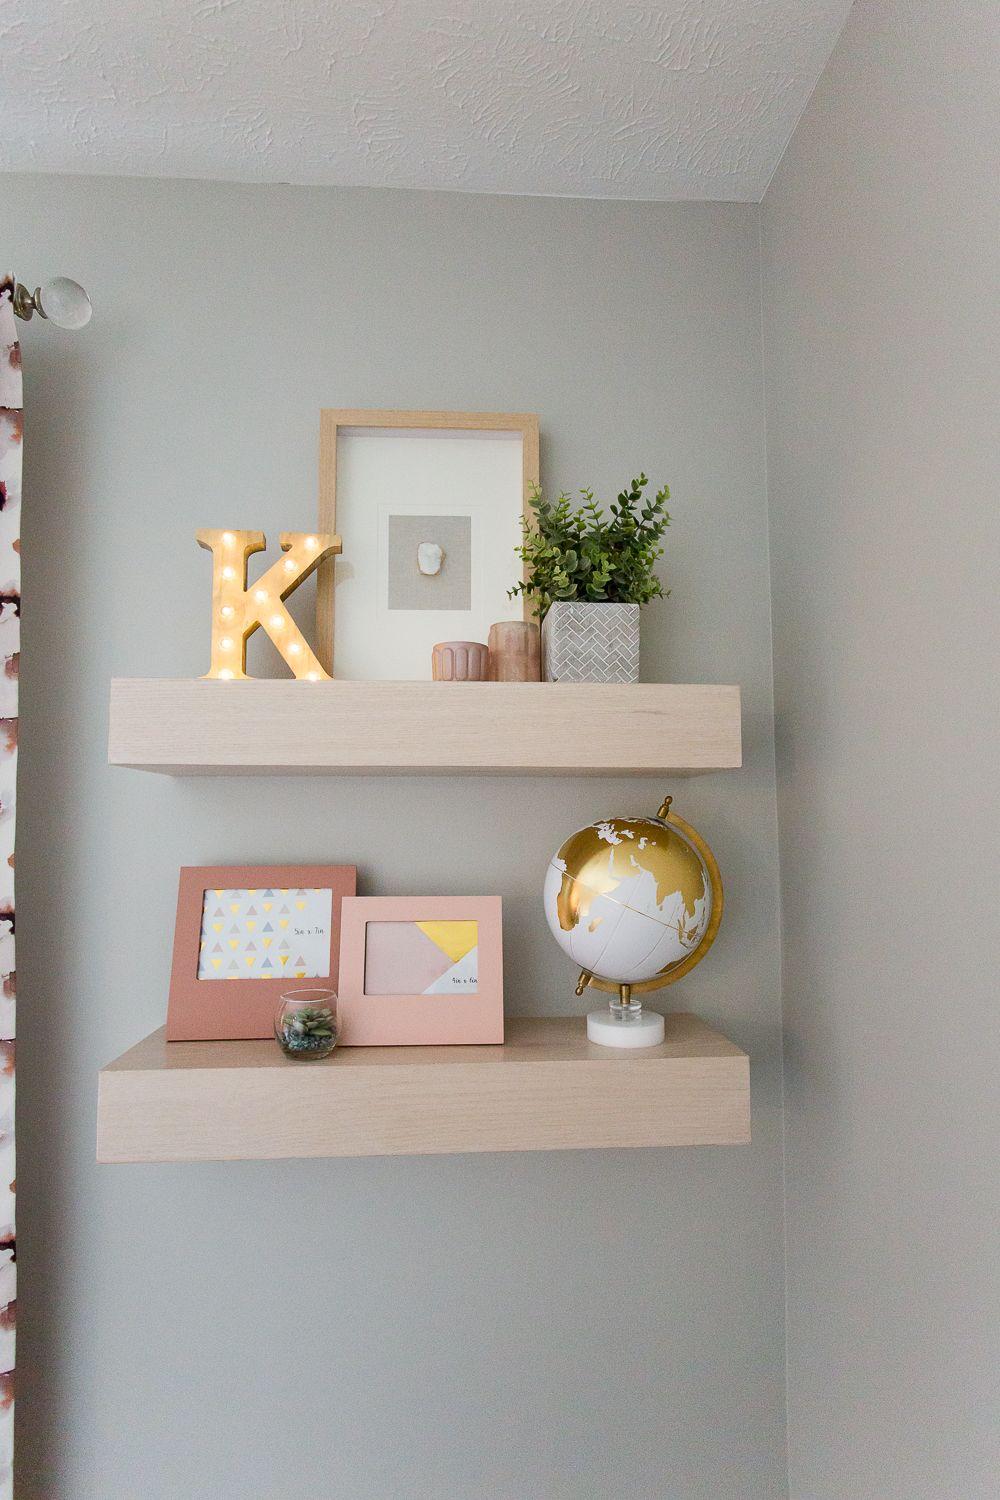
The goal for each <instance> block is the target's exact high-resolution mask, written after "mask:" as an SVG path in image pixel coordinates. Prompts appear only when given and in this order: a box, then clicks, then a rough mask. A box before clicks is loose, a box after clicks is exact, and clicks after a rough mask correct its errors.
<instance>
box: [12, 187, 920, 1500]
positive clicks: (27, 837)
mask: <svg viewBox="0 0 1000 1500" xmlns="http://www.w3.org/2000/svg"><path fill="white" fill-rule="evenodd" d="M0 205H2V218H3V223H4V261H5V263H6V264H9V265H12V266H14V267H15V268H16V269H17V270H18V272H19V273H20V274H21V275H22V277H24V278H31V277H38V278H44V277H45V276H47V275H50V274H55V273H68V274H72V275H75V276H78V277H79V278H80V279H81V280H82V281H83V282H85V283H86V284H87V286H88V287H89V288H90V291H91V293H92V295H93V299H94V303H95V307H96V315H95V319H94V322H93V324H92V326H91V327H90V328H89V329H87V330H86V332H84V333H81V334H78V335H74V336H69V335H60V334H59V333H58V332H56V331H54V330H52V329H50V328H47V327H44V326H41V327H39V325H38V324H37V323H35V324H32V325H31V326H30V327H29V328H27V329H26V330H25V336H24V342H25V365H26V376H27V382H26V399H27V449H26V505H25V516H24V532H23V539H24V592H25V601H26V604H25V630H24V657H23V681H24V685H23V699H22V713H23V720H22V725H23V740H22V744H23V752H22V754H23V759H22V763H21V805H20V826H19V835H20V837H19V846H18V882H19V889H18V916H19V919H20V921H19V931H18V943H19V948H18V959H19V964H18V967H19V990H20V996H21V1012H20V1017H19V1045H20V1059H19V1080H20V1085H21V1089H20V1116H19V1146H20V1161H21V1172H20V1188H21V1195H20V1223H21V1231H22V1244H21V1272H22V1283H21V1293H22V1300H21V1317H20V1330H19V1380H20V1400H19V1429H18V1443H19V1447H18V1467H19V1481H18V1482H19V1490H18V1494H19V1500H32V1497H41V1496H44V1497H45V1500H119V1497H120V1500H131V1497H133V1496H134V1495H136V1494H140V1493H141V1494H143V1495H144V1496H147V1497H148V1500H168V1497H169V1500H176V1497H177V1496H178V1495H190V1496H193V1497H198V1500H202V1497H204V1500H250V1497H252V1500H300V1497H301V1500H305V1497H309V1500H312V1497H314V1496H320V1495H322V1496H324V1497H326V1496H330V1497H331V1500H341V1497H342V1500H369V1497H378V1500H386V1497H397V1496H398V1497H403V1496H405V1497H406V1500H422V1497H433V1500H486V1497H490V1500H493V1497H504V1500H563V1497H573V1500H603V1497H605V1496H607V1495H612V1494H614V1495H616V1496H619V1497H622V1500H625V1497H635V1500H653V1497H657V1500H659V1497H664V1496H670V1497H676V1500H748V1497H753V1500H772V1497H781V1496H783V1495H784V1494H785V1473H784V1471H785V1462H784V1389H783V1324H782V1316H783V1315H782V1206H781V1141H780V1041H779V1037H780V1013H779V1001H778V965H777V954H778V930H777V895H778V892H777V873H776V827H775V807H774V788H773V762H772V730H771V679H770V634H769V615H768V558H767V537H766V512H765V497H764V459H763V436H762V423H761V367H760V352H761V351H760V343H759V311H760V309H759V295H758V293H759V286H758V276H757V265H758V261H757V256H758V240H757V212H756V210H755V209H754V208H752V207H747V206H734V205H708V204H705V205H680V204H673V205H625V204H611V203H600V202H597V203H579V202H572V201H546V200H542V199H513V198H505V199H491V198H474V197H459V196H455V197H443V196H436V195H430V194H405V193H399V194H392V193H381V192H364V191H361V192H340V191H336V190H330V191H327V190H321V189H319V190H298V189H296V190H292V189H285V188H254V187H236V186H220V185H217V184H211V183H200V184H192V183H185V182H176V181H175V182H170V183H161V182H155V181H115V180H110V179H89V180H88V179H80V178H77V179H61V178H55V177H46V178H8V179H6V180H4V181H3V183H2V185H0ZM354 404H357V405H359V406H389V405H399V406H432V407H433V406H439V407H470V408H484V409H500V410H503V409H512V408H513V409H521V410H525V409H526V410H534V411H537V412H539V413H540V415H541V420H542V431H543V459H542V465H543V472H544V476H545V478H546V479H547V481H548V482H549V483H550V484H554V485H559V484H566V485H571V486H577V485H582V484H585V483H592V484H594V485H595V486H597V487H598V489H599V490H600V491H602V492H607V491H609V490H610V489H612V487H613V488H615V489H617V488H618V487H619V485H620V484H621V483H622V482H623V481H624V480H625V479H626V478H627V477H628V476H629V475H631V474H632V473H633V472H635V471H637V470H638V469H639V468H640V467H645V469H646V472H647V473H648V474H649V475H650V476H652V477H653V478H656V479H659V478H660V477H661V476H668V477H669V479H670V481H671V483H672V485H673V486H674V491H675V495H676V504H675V505H674V506H673V510H674V513H675V517H676V523H675V526H674V528H673V531H672V533H671V536H670V552H669V557H668V559H667V568H666V574H667V578H668V581H669V583H670V585H671V586H672V588H673V597H672V598H671V599H670V600H668V601H666V602H665V603H663V604H657V605H654V606H651V607H650V609H649V610H648V612H647V613H646V615H645V624H644V631H645V651H646V656H645V673H646V675H647V676H648V677H650V678H661V677H662V678H673V679H675V680H694V681H709V682H711V681H722V682H739V683H741V684H742V687H743V690H744V695H745V699H744V701H745V706H746V713H745V742H746V767H745V769H744V770H743V771H742V772H741V773H739V774H732V775H725V776H723V775H720V776H714V777H706V778H701V779H695V780H691V781H689V782H684V783H680V782H678V783H675V784H674V785H673V786H672V787H670V788H669V790H672V791H673V792H674V793H675V794H676V796H677V805H678V808H679V810H680V811H681V812H682V813H683V814H684V815H685V816H686V817H688V818H690V819H691V820H692V821H693V822H694V823H695V824H696V825H697V826H699V827H700V828H701V829H702V830H703V832H704V833H705V834H706V836H707V837H708V838H709V840H710V841H711V843H712V844H713V846H714V848H715V850H716V852H717V854H718V856H719V860H720V864H721V866H722V869H723V873H724V876H725V878H726V881H727V896H728V901H727V916H726V921H725V923H724V925H723V928H722V933H721V936H720V938H719V941H718V943H717V944H716V946H715V949H714V951H713V953H712V955H711V957H710V959H709V960H708V961H707V962H706V963H705V964H704V965H702V966H701V968H699V969H698V970H697V972H696V973H694V974H692V975H691V976H690V977H689V978H688V979H687V980H685V981H684V982H683V983H682V985H681V986H680V987H679V989H678V990H677V992H676V993H675V994H673V995H672V996H671V997H670V999H671V1001H672V1002H673V1003H674V1004H676V1005H677V1006H679V1007H685V1008H690V1009H694V1010H697V1011H698V1012H700V1013H701V1014H702V1015H704V1016H705V1017H706V1018H707V1019H708V1020H710V1021H712V1022H714V1023H717V1024H719V1025H721V1026H722V1027H724V1028H725V1029H726V1030H727V1031H728V1032H729V1033H730V1034H731V1035H732V1036H733V1037H735V1038H736V1040H738V1041H739V1042H740V1043H741V1044H743V1045H744V1046H746V1047H747V1048H748V1049H749V1050H750V1052H751V1054H752V1058H753V1080H754V1143H753V1145H752V1146H751V1147H750V1148H748V1149H745V1150H744V1149H734V1150H715V1149H708V1148H706V1149H698V1150H692V1151H652V1152H630V1153H627V1152H623V1153H617V1152H594V1153H590V1152H588V1153H582V1154H545V1155H535V1156H532V1155H529V1156H524V1157H514V1156H496V1157H482V1158H474V1157H466V1158H463V1157H456V1158H439V1159H433V1158H424V1159H414V1160H371V1161H353V1162H352V1161H344V1162H337V1161H330V1162H292V1163H287V1164H260V1165H257V1164H253V1163H240V1164H235V1165H218V1166H215V1165H206V1166H180V1167H178V1166H158V1167H131V1168H129V1167H107V1166H105V1167H101V1168H98V1167H97V1166H96V1165H95V1163H94V1113H95V1085H96V1072H97V1069H98V1067H99V1066H100V1064H101V1063H103V1062H105V1061H106V1060H107V1059H108V1058H110V1057H112V1056H114V1055H115V1054H116V1053H118V1052H120V1051H121V1050H122V1049H124V1048H125V1047H126V1046H128V1045H129V1044H130V1043H132V1042H133V1041H135V1040H136V1039H137V1038H139V1037H140V1036H142V1035H143V1034H144V1033H145V1032H147V1031H149V1030H151V1029H152V1028H153V1027H155V1026H157V1025H158V1024H160V1022H161V1021H162V1019H163V1014H164V1005H165V998H166V985H167V971H168V962H169V953H170V942H171V934H172V926H173V909H174V900H175V890H176V877H177V869H178V866H179V865H181V864H182V863H189V862H202V861H205V862H207V861H216V860H218V861H225V860H234V861H237V860H244V859H260V860H268V859H273V860H279V859H303V860H313V859H317V860H318V859H343V860H354V861H356V862H357V864H358V865H359V868H360V873H361V881H362V888H363V889H364V890H367V891H369V892H375V893H378V892H387V891H398V892H421V891H427V890H440V891H466V892H475V891H499V892H500V893H501V894H502V895H503V897H504V901H505V910H506V940H507V958H508V962H507V985H508V992H509V996H510V1004H511V1008H512V1009H517V1010H521V1011H525V1012H532V1013H539V1014H542V1013H549V1014H552V1013H557V1012H570V1011H575V1010H576V1009H577V1008H578V1005H577V1002H576V1001H575V999H574V997H573V994H572V980H573V974H572V972H571V971H570V970H569V969H568V967H567V965H566V964H565V963H564V962H563V960H562V958H561V956H560V954H559V952H558V950H557V949H556V948H555V945H554V944H553V943H552V941H551V939H550V937H549V936H548V934H547V932H546V930H545V928H544V924H543V921H542V918H541V913H540V909H539V888H540V882H541V877H542V871H543V867H544V864H545V862H546V860H547V858H548V856H549V854H550V853H551V851H552V850H553V849H554V848H555V847H556V846H557V845H558V843H559V841H560V840H561V838H562V837H563V836H565V834H567V833H568V832H569V831H571V830H572V829H573V828H575V827H577V826H578V825H579V824H580V823H582V822H584V821H588V820H589V819H591V818H592V817H593V816H594V815H595V814H597V813H601V812H606V811H609V810H620V811H623V812H627V811H630V810H631V809H633V808H636V807H639V808H642V807H650V808H655V806H656V804H657V800H658V798H659V796H660V795H661V793H662V791H664V790H667V789H668V788H664V787H661V786H660V785H658V784H655V783H652V782H645V781H630V780H628V779H621V780H601V781H570V780H565V781H563V780H557V781H550V780H545V781H533V780H525V781H520V780H513V781H512V780H495V781H494V780H491V779H482V780H478V779H471V780H460V781H457V782H455V783H451V782H449V781H448V780H447V779H446V778H439V779H430V780H404V779H400V780H391V779H390V780H335V779H331V780H309V779H304V780H288V781H282V780H263V781H241V780H239V779H233V780H227V779H222V780H217V781H203V782H198V781H184V780H180V781H170V780H167V779H164V778H159V777H147V776H142V775H140V774H137V773H132V772H128V771H112V770H110V769H109V768H108V767H107V765H106V764H105V734H106V719H107V689H108V680H109V678H110V677H111V676H112V674H121V675H138V674H149V675H153V676H158V675H162V676H171V675H174V676H177V675H185V674H191V675H195V674H197V673H200V672H201V671H203V670H204V669H205V666H206V662H207V644H208V616H207V610H208V602H209V564H208V558H207V554H205V553H203V552H201V551H200V550H199V549H198V547H197V546H196V544H195V541H194V530H195V527H196V526H199V525H205V524H211V523H213V522H221V523H223V524H224V523H227V522H229V523H232V524H237V523H239V524H244V523H245V524H247V525H252V526H256V525H259V526H261V527H263V528H264V529H266V530H268V531H269V532H271V533H274V532H277V530H278V529H279V528H280V527H290V528H306V527H309V526H311V525H313V524H314V521H313V518H314V515H315V501H316V458H315V451H316V437H317V413H318V411H319V408H320V407H321V406H323V405H330V406H340V405H354ZM146 557H149V558H151V559H152V562H151V563H146V562H145V561H144V559H145V558H146ZM935 793H936V795H938V796H939V795H940V794H941V793H940V788H939V787H938V788H935Z"/></svg>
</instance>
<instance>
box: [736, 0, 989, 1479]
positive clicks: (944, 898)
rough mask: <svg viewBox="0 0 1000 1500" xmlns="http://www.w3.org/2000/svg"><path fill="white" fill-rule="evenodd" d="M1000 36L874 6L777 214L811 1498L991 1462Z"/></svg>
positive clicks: (780, 507) (781, 582) (792, 1353)
mask: <svg viewBox="0 0 1000 1500" xmlns="http://www.w3.org/2000/svg"><path fill="white" fill-rule="evenodd" d="M998 42H1000V12H998V10H997V7H996V4H995V0H963V3H957V0H949V3H942V0H908V3H907V0H870V3H867V4H864V5H858V6H855V8H854V11H853V13H852V16H851V19H850V21H849V22H848V25H847V29H846V31H845V33H844V36H843V38H842V39H841V42H840V44H839V46H838V48H837V50H836V52H835V53H834V56H833V59H832V61H831V63H830V65H829V67H828V69H827V71H826V74H825V75H824V77H823V79H822V80H821V82H820V84H819V87H818V89H817V91H816V93H815V95H814V97H813V100H812V103H811V104H810V106H809V109H808V111H807V113H806V116H805V118H804V119H803V121H802V123H801V125H800V126H799V129H798V132H797V133H796V135H795V138H794V141H793V143H792V146H791V148H790V150H789V152H788V154H787V156H786V158H785V161H784V163H783V165H782V167H781V169H780V171H779V173H778V175H777V178H776V180H775V182H774V183H773V185H772V187H771V189H770V191H769V193H768V196H767V198H766V200H765V204H764V211H763V225H764V249H765V271H766V299H765V329H766V342H767V364H768V374H767V407H768V463H769V488H770V499H771V538H772V580H773V589H774V651H775V669H776V730H777V745H778V767H779V776H778V785H779V806H780V819H781V822H780V826H781V858H782V889H783V932H784V993H785V1027H786V1033H785V1059H786V1130H787V1171H788V1335H789V1363H788V1386H789V1438H790V1457H791V1463H790V1469H791V1494H792V1496H793V1497H794V1500H993V1497H995V1496H996V1494H997V1484H998V1480H997V1475H998V1474H1000V1449H998V1440H997V1420H996V1419H997V1399H998V1371H1000V1305H998V1304H1000V1283H998V1280H997V1251H998V1247H997V1225H998V1222H1000V1218H998V1214H1000V1198H998V1174H997V1120H998V1105H1000V1091H998V1086H997V1079H998V1076H1000V1046H998V1029H997V1007H996V998H997V978H996V975H997V962H998V959H1000V942H998V938H1000V926H998V919H997V902H996V893H997V890H998V887H1000V862H998V853H997V850H998V842H997V830H998V826H1000V819H998V816H997V814H998V804H997V748H996V747H997V732H998V728H1000V724H998V693H997V661H998V659H1000V652H998V648H1000V616H998V608H997V579H998V576H1000V532H998V523H997V516H998V511H997V498H996V492H997V464H996V459H997V451H996V422H997V411H998V409H1000V401H998V397H1000V390H998V384H997V369H998V365H997V348H998V334H1000V318H998V300H997V281H996V267H997V260H996V250H997V244H998V230H1000V218H998V214H997V197H996V181H995V162H996V146H997V139H998V136H997V112H996V111H997V99H998V97H1000V79H998V77H997V58H998V55H1000V52H998ZM991 160H992V163H993V171H992V175H991V174H990V173H989V172H988V171H987V167H988V164H989V163H990V161H991Z"/></svg>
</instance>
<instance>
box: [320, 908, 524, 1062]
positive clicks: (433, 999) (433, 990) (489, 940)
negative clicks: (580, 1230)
mask: <svg viewBox="0 0 1000 1500" xmlns="http://www.w3.org/2000/svg"><path fill="white" fill-rule="evenodd" d="M501 924H502V906H501V900H500V897H499V896H353V897H348V898H346V899H345V901H344V903H343V905H342V908H341V938H340V990H339V996H340V999H339V1005H338V1018H339V1024H340V1044H341V1046H347V1047H420V1046H448V1045H454V1046H470V1045H482V1044H484V1043H497V1044H499V1043H501V1042H502V1041H503V939H502V931H501ZM417 975H419V977H420V981H421V985H420V990H419V992H417V991H416V986H415V976H417Z"/></svg>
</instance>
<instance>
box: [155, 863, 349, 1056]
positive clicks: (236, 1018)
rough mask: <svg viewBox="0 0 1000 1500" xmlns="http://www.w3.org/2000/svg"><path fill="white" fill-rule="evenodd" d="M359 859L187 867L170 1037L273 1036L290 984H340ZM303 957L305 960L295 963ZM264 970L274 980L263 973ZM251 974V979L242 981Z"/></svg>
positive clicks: (194, 1039)
mask: <svg viewBox="0 0 1000 1500" xmlns="http://www.w3.org/2000/svg"><path fill="white" fill-rule="evenodd" d="M356 889H357V871H356V870H355V867H354V866H353V865H188V866H185V867H184V868H183V869H182V870H181V872H180V882H179V886H178V892H177V922H176V926H175V928H174V956H173V967H172V970H171V976H170V1000H169V1003H168V1006H167V1041H168V1042H180V1041H184V1042H208V1041H242V1040H255V1039H260V1038H264V1037H270V1036H272V1035H273V1034H274V1013H275V1009H276V1007H277V1004H278V1001H279V999H280V998H281V996H282V994H284V992H285V991H286V990H289V989H294V988H295V987H296V985H302V984H304V983H305V984H310V983H315V984H316V985H320V986H323V985H329V987H330V989H332V990H336V989H337V988H338V982H339V970H340V936H341V933H340V923H341V907H342V903H343V901H344V899H345V898H346V897H349V896H353V895H354V892H355V891H356ZM300 960H301V962H299V961H300ZM265 970H267V971H268V973H269V974H270V971H272V970H273V971H274V973H275V977H274V978H271V977H267V978H264V977H262V976H263V973H264V971H265ZM248 972H252V974H253V977H243V975H244V974H245V973H248Z"/></svg>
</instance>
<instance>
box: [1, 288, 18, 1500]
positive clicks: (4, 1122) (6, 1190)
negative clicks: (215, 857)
mask: <svg viewBox="0 0 1000 1500" xmlns="http://www.w3.org/2000/svg"><path fill="white" fill-rule="evenodd" d="M13 290H14V288H13V283H12V282H11V281H9V280H7V279H3V280H0V1500H10V1496H11V1494H12V1492H13V1491H12V1477H11V1468H12V1461H13V1445H14V1437H13V1433H14V1309H15V1268H14V1266H15V1257H14V984H15V980H14V791H15V781H16V774H17V668H18V651H19V645H20V629H21V557H20V549H21V543H20V532H21V435H22V398H21V349H20V345H19V344H18V341H17V332H16V330H15V326H14V310H13V307H12V305H11V297H12V295H13Z"/></svg>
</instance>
